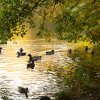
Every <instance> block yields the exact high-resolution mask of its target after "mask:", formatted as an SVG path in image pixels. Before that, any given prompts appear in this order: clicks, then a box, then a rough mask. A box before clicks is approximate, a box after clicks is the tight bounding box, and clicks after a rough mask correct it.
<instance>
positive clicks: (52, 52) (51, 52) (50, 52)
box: [46, 50, 54, 55]
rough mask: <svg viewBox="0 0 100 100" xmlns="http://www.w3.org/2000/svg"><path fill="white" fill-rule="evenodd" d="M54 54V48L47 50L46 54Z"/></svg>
mask: <svg viewBox="0 0 100 100" xmlns="http://www.w3.org/2000/svg"><path fill="white" fill-rule="evenodd" d="M53 54H54V50H51V51H47V52H46V55H53Z"/></svg>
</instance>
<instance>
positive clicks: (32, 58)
mask: <svg viewBox="0 0 100 100" xmlns="http://www.w3.org/2000/svg"><path fill="white" fill-rule="evenodd" d="M27 56H29V62H31V61H32V60H34V61H38V60H41V56H33V57H32V55H31V54H28V55H27Z"/></svg>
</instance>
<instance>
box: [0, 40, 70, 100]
mask: <svg viewBox="0 0 100 100" xmlns="http://www.w3.org/2000/svg"><path fill="white" fill-rule="evenodd" d="M66 45H67V44H66V43H60V44H59V43H57V42H56V43H54V42H52V43H47V42H44V41H43V40H39V41H38V40H37V41H36V40H35V41H31V40H24V41H21V40H19V41H17V42H8V44H7V45H3V46H2V47H3V51H2V54H0V100H3V99H2V97H4V96H7V97H8V98H9V99H11V100H39V98H40V96H43V95H48V96H50V97H51V98H52V100H54V93H56V92H57V91H59V84H58V81H59V80H58V78H57V76H56V75H54V72H51V73H48V74H47V73H44V72H45V71H44V70H43V71H41V70H40V69H41V64H42V63H45V62H50V61H54V62H56V63H59V64H64V63H65V61H66V58H64V56H63V55H64V54H63V51H65V50H66ZM67 46H68V45H67ZM21 47H22V48H23V49H24V51H25V52H26V53H27V54H29V53H30V54H32V55H41V56H42V60H41V61H37V62H35V64H36V67H35V68H34V70H27V68H26V65H27V63H28V62H27V61H28V56H23V57H20V58H17V57H16V56H17V55H16V52H17V51H18V50H19V48H21ZM52 49H54V50H55V51H56V53H55V54H54V55H51V56H46V55H45V51H48V50H52ZM43 67H45V66H43ZM19 86H23V87H28V88H29V93H28V94H29V98H26V97H25V95H22V94H20V93H19V92H18V87H19Z"/></svg>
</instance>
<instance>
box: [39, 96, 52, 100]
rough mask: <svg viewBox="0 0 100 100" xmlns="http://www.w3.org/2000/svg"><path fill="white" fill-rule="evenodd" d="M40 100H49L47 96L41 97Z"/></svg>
mask: <svg viewBox="0 0 100 100" xmlns="http://www.w3.org/2000/svg"><path fill="white" fill-rule="evenodd" d="M40 100H51V99H50V97H48V96H42V97H41V98H40Z"/></svg>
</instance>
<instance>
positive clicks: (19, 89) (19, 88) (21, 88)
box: [18, 87, 29, 98]
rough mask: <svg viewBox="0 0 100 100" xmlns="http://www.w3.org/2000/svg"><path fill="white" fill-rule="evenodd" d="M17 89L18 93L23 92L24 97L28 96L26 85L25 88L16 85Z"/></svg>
mask: <svg viewBox="0 0 100 100" xmlns="http://www.w3.org/2000/svg"><path fill="white" fill-rule="evenodd" d="M18 91H19V92H20V93H23V94H25V96H26V98H28V92H29V90H28V88H27V87H26V88H24V87H18Z"/></svg>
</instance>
